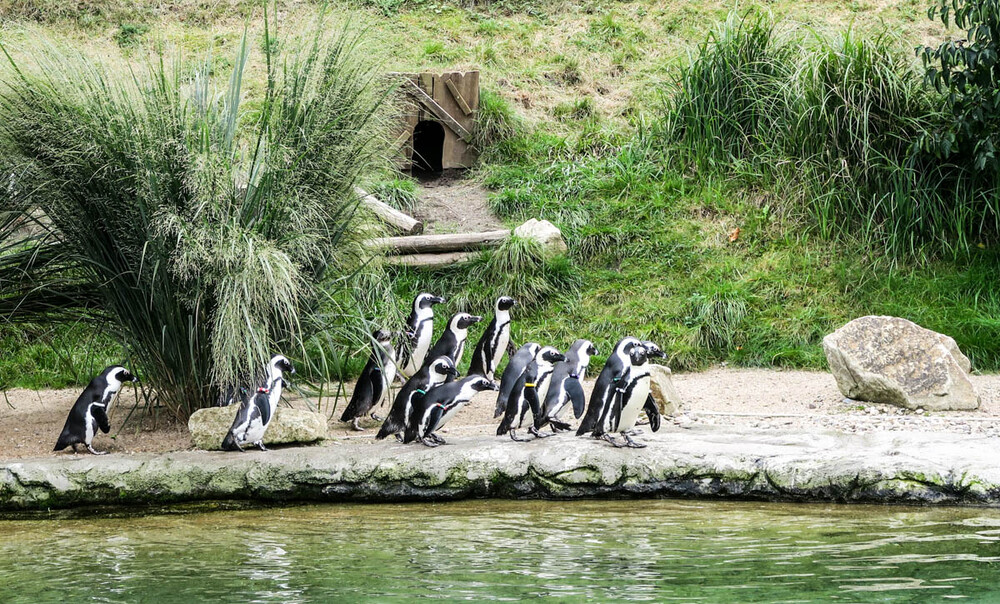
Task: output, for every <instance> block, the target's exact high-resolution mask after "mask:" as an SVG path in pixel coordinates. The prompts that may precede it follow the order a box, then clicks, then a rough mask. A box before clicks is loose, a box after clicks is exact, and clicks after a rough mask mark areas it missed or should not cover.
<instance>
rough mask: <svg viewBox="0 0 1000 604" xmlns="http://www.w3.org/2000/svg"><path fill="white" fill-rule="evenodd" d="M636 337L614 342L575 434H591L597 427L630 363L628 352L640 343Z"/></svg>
mask: <svg viewBox="0 0 1000 604" xmlns="http://www.w3.org/2000/svg"><path fill="white" fill-rule="evenodd" d="M641 344H642V342H640V341H639V340H638V339H636V338H633V337H631V336H628V337H625V338H622V339H621V340H619V341H618V343H617V344H615V348H614V350H613V351H612V352H611V354H610V355H609V356H608V360H607V361H605V362H604V368H603V369H601V373H600V375H598V376H597V381H596V382H595V383H594V391H593V392H591V393H590V405H589V406H588V407H587V414H586V415H584V416H583V421H581V422H580V426H579V427H578V428H577V430H576V435H577V436H583V435H584V434H592V433H593V432H594V429H595V428H596V427H597V423H598V421H600V419H601V417H603V414H604V407H605V406H606V405H608V404H610V402H611V399H612V397H613V394H614V392H615V389H616V388H617V387H618V382H619V381H621V378H622V376H623V375H624V374H625V370H626V369H628V367H629V366H630V365H631V364H632V361H631V360H630V358H629V354H630V353H631V352H632V348H634V347H636V346H639V345H641Z"/></svg>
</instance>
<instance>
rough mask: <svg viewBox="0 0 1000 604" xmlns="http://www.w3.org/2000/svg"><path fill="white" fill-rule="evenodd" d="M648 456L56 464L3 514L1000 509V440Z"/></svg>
mask: <svg viewBox="0 0 1000 604" xmlns="http://www.w3.org/2000/svg"><path fill="white" fill-rule="evenodd" d="M640 438H641V439H643V440H645V441H646V442H648V443H649V447H648V448H646V449H641V450H632V449H614V448H612V447H610V446H608V445H606V444H604V443H600V442H595V441H592V440H590V439H583V438H577V437H575V436H570V435H560V436H555V437H552V438H549V439H546V440H542V441H535V442H531V443H515V442H512V441H510V440H507V439H500V438H483V437H468V438H461V437H453V438H452V439H451V440H450V443H453V444H449V445H447V446H443V447H439V448H437V449H429V448H426V447H423V446H420V445H412V446H411V445H401V444H397V443H395V442H393V443H371V442H363V443H360V442H345V441H340V442H337V443H333V444H326V445H323V446H316V447H299V448H285V449H280V450H272V451H267V452H262V451H249V452H246V453H221V452H202V451H183V452H177V453H170V454H165V455H145V454H143V455H131V456H128V455H107V456H102V457H96V456H90V455H80V456H71V455H56V456H53V457H47V458H40V459H29V460H17V461H11V462H4V463H3V464H2V465H0V511H18V510H37V509H46V508H53V509H54V508H69V507H75V506H85V505H143V504H164V503H178V502H190V501H201V500H246V501H255V502H264V501H269V502H276V501H294V500H313V501H366V502H386V501H414V500H445V499H461V498H472V497H498V498H523V497H528V498H555V499H559V498H576V497H591V498H592V497H730V498H741V499H755V500H774V501H829V502H838V503H839V502H869V503H871V502H876V503H917V504H948V505H989V506H998V505H1000V464H997V463H996V455H997V451H998V450H1000V439H996V438H987V437H970V436H964V435H957V434H948V433H918V432H894V433H879V434H862V435H857V434H841V433H833V432H829V433H818V434H816V433H810V434H803V433H781V432H770V431H747V430H734V429H731V428H723V427H704V428H695V429H681V428H674V427H666V428H665V429H664V430H663V431H661V432H660V433H659V434H657V435H652V436H651V435H649V434H646V435H643V436H642V437H640Z"/></svg>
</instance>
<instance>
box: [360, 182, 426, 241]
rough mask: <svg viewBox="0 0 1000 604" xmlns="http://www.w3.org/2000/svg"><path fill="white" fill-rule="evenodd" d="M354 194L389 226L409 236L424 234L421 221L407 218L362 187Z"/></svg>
mask: <svg viewBox="0 0 1000 604" xmlns="http://www.w3.org/2000/svg"><path fill="white" fill-rule="evenodd" d="M354 192H355V193H357V195H358V196H359V197H360V198H361V204H362V205H364V206H365V207H366V208H368V209H369V210H371V211H372V212H373V213H374V214H375V215H376V216H378V217H379V218H380V219H381V220H382V221H383V222H385V223H386V224H388V225H389V226H392V227H395V228H396V229H398V230H399V231H400V232H402V233H405V234H407V235H416V234H418V233H423V232H424V223H422V222H420V221H419V220H416V219H414V218H413V217H411V216H407V215H406V214H404V213H402V212H400V211H399V210H397V209H396V208H394V207H392V206H390V205H387V204H384V203H382V202H381V201H379V200H378V198H377V197H375V196H374V195H372V194H370V193H368V192H367V191H365V190H364V189H362V188H361V187H354Z"/></svg>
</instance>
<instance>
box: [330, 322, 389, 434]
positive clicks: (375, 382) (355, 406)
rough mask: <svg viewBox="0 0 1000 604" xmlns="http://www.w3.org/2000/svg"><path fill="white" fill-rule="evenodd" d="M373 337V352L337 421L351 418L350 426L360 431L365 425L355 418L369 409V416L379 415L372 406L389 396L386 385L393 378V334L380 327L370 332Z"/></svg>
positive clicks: (359, 418)
mask: <svg viewBox="0 0 1000 604" xmlns="http://www.w3.org/2000/svg"><path fill="white" fill-rule="evenodd" d="M372 339H373V340H374V341H375V343H376V345H375V346H373V347H372V355H371V357H370V358H369V359H368V363H367V364H366V365H365V368H364V369H363V370H362V371H361V377H359V378H358V382H357V384H355V385H354V393H353V394H351V402H350V403H348V404H347V408H346V409H344V414H343V415H341V416H340V421H342V422H352V423H351V427H353V428H354V429H355V430H357V431H359V432H361V431H364V428H362V427H361V426H360V425H358V422H360V421H361V418H362V417H364V416H365V414H366V413H368V412H369V411H371V416H372V419H374V420H376V421H378V420H379V419H380V418H379V417H378V416H377V415H375V411H374V409H375V408H376V407H378V406H380V405H381V404H382V403H383V402H384V401H385V400H386V399H387V398H389V385H390V384H392V381H393V380H394V379H395V378H396V351H395V350H394V349H393V347H392V336H391V335H390V334H389V332H387V331H383V330H381V329H379V330H377V331H376V332H375V333H373V334H372Z"/></svg>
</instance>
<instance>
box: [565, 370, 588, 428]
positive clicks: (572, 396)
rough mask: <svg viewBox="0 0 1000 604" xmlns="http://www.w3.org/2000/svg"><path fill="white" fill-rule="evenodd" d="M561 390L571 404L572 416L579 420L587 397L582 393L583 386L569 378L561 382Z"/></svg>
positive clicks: (578, 381)
mask: <svg viewBox="0 0 1000 604" xmlns="http://www.w3.org/2000/svg"><path fill="white" fill-rule="evenodd" d="M563 388H565V389H566V395H567V396H569V400H570V402H571V403H573V415H574V417H576V419H580V416H581V415H583V409H584V407H586V405H587V397H586V395H585V394H584V393H583V384H581V383H580V380H577V379H573V378H569V379H567V380H566V381H565V382H563Z"/></svg>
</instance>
